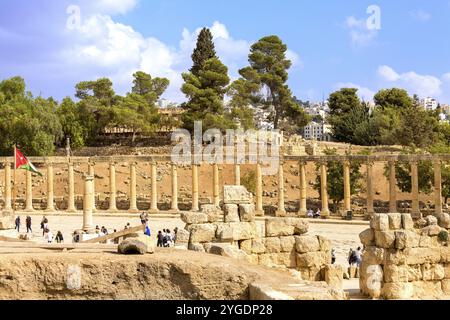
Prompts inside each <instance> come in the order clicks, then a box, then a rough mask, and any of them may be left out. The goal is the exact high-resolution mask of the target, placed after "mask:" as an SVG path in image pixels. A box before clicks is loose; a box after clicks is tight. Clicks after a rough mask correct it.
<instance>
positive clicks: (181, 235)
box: [176, 229, 191, 244]
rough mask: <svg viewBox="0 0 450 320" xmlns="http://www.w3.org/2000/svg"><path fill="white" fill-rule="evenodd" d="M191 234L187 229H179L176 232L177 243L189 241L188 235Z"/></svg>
mask: <svg viewBox="0 0 450 320" xmlns="http://www.w3.org/2000/svg"><path fill="white" fill-rule="evenodd" d="M190 236H191V233H190V232H189V231H187V230H184V229H180V230H178V232H177V241H176V243H177V244H185V243H189V237H190Z"/></svg>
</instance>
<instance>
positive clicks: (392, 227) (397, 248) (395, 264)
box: [360, 213, 450, 299]
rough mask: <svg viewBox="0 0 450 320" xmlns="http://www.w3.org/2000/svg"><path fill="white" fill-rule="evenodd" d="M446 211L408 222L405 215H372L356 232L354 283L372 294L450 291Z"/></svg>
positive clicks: (418, 294) (415, 295)
mask: <svg viewBox="0 0 450 320" xmlns="http://www.w3.org/2000/svg"><path fill="white" fill-rule="evenodd" d="M449 218H450V217H449V216H448V214H444V215H441V216H439V218H436V217H434V216H427V217H426V218H425V219H420V220H417V221H416V222H414V221H413V219H412V218H411V215H409V214H399V213H390V214H376V215H374V216H373V218H372V220H371V224H370V229H367V230H366V231H364V232H362V233H361V234H360V239H361V242H362V243H363V244H364V246H365V249H364V254H363V258H362V265H361V277H360V288H361V291H362V293H363V294H366V295H368V296H370V297H372V298H383V299H411V298H422V299H423V298H437V299H439V298H443V297H445V296H447V297H448V296H450V247H449V246H448V244H449V243H448V228H449V225H448V219H449Z"/></svg>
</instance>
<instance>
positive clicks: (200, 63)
mask: <svg viewBox="0 0 450 320" xmlns="http://www.w3.org/2000/svg"><path fill="white" fill-rule="evenodd" d="M212 58H217V56H216V51H215V49H214V42H213V36H212V33H211V31H210V30H209V29H208V28H203V29H202V30H201V31H200V34H199V35H198V39H197V47H196V48H195V50H194V53H193V54H192V61H193V62H194V65H193V66H192V68H191V70H189V71H190V72H191V73H192V74H194V75H196V76H198V74H199V72H200V70H201V69H203V67H204V66H205V63H206V61H208V60H209V59H212Z"/></svg>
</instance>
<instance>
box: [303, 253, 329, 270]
mask: <svg viewBox="0 0 450 320" xmlns="http://www.w3.org/2000/svg"><path fill="white" fill-rule="evenodd" d="M330 262H331V257H329V255H327V254H326V253H325V252H322V251H317V252H307V253H302V254H297V266H298V267H300V268H311V267H319V268H321V267H322V266H324V265H326V264H330Z"/></svg>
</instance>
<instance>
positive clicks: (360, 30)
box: [345, 16, 378, 47]
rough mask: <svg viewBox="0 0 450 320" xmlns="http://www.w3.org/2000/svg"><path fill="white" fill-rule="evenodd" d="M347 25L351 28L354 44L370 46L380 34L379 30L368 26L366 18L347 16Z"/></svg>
mask: <svg viewBox="0 0 450 320" xmlns="http://www.w3.org/2000/svg"><path fill="white" fill-rule="evenodd" d="M345 26H346V28H347V29H349V33H350V38H351V39H352V44H353V45H354V46H358V47H359V46H362V47H364V46H369V45H371V44H373V43H374V41H375V39H376V37H377V35H378V30H376V29H369V28H368V27H367V21H366V20H364V19H357V18H355V17H354V16H350V17H347V19H346V20H345Z"/></svg>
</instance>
